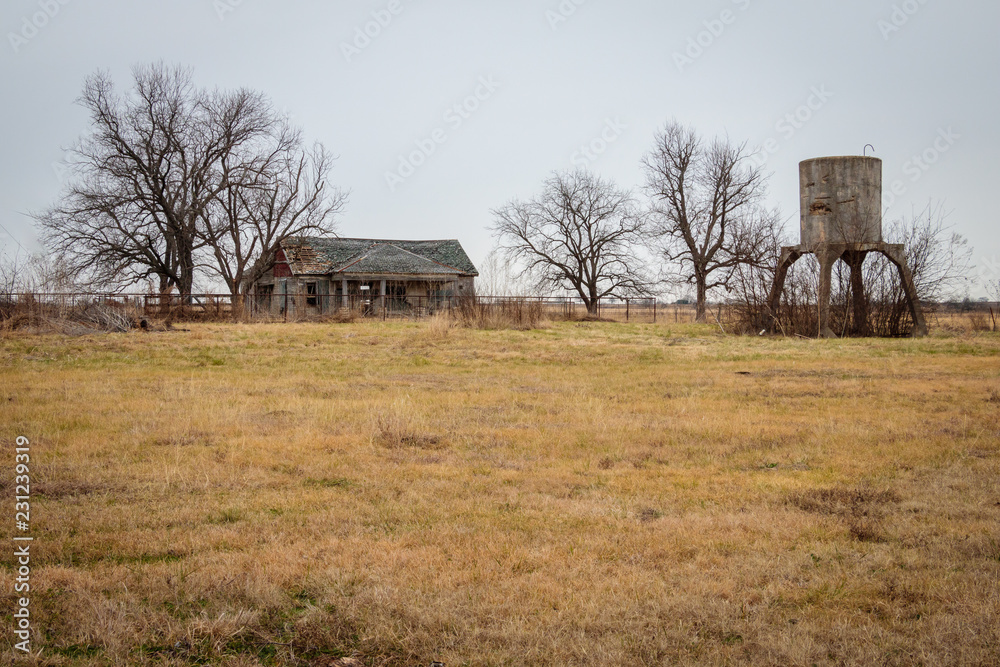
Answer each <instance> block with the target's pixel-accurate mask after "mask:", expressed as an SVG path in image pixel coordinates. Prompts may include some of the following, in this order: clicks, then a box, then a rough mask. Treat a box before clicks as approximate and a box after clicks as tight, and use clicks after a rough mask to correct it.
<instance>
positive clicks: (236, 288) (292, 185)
mask: <svg viewBox="0 0 1000 667" xmlns="http://www.w3.org/2000/svg"><path fill="white" fill-rule="evenodd" d="M264 144H265V145H264V146H256V145H255V146H253V147H251V150H248V151H245V152H244V154H240V153H238V154H236V155H235V156H234V157H233V159H229V158H227V159H224V160H222V162H221V164H220V170H221V182H222V183H223V187H222V190H221V192H219V194H218V195H217V197H216V199H215V202H214V203H213V205H212V206H211V207H209V208H208V209H207V210H206V211H205V214H204V219H203V229H204V232H203V233H204V237H205V240H206V242H207V244H208V247H209V248H211V251H212V253H213V255H214V257H215V261H216V263H215V267H214V271H215V272H216V273H217V274H218V275H219V276H220V277H221V278H222V280H223V281H224V282H225V283H226V285H227V287H228V288H229V290H230V294H231V295H232V296H233V303H234V306H236V307H237V308H238V307H239V306H240V305H241V304H242V303H243V301H244V298H243V297H245V296H246V295H247V294H248V293H249V290H250V289H251V287H252V286H253V284H254V283H256V282H257V280H259V279H260V278H261V277H262V276H263V275H264V273H265V272H266V271H267V270H268V268H270V267H271V266H272V265H273V264H274V260H275V257H276V255H277V251H278V247H279V245H280V244H281V242H282V241H284V240H285V239H287V238H289V237H291V236H301V235H305V234H309V233H318V234H332V233H333V231H334V226H335V216H336V215H337V214H338V213H339V212H340V211H341V210H342V209H343V206H344V204H345V202H346V198H347V195H346V194H345V193H343V192H341V191H340V190H338V189H336V188H335V187H333V186H332V185H331V184H330V182H329V176H330V169H331V167H332V164H333V158H332V157H331V155H330V154H329V153H328V152H327V151H326V149H325V148H324V147H323V146H322V144H316V145H315V146H314V147H313V148H312V149H311V150H308V149H306V148H304V147H303V146H302V138H301V132H300V131H298V130H296V129H293V128H291V127H289V126H288V125H287V123H282V124H280V125H279V126H278V127H277V129H276V131H275V132H274V133H273V134H272V135H270V136H268V137H267V140H266V141H265V142H264Z"/></svg>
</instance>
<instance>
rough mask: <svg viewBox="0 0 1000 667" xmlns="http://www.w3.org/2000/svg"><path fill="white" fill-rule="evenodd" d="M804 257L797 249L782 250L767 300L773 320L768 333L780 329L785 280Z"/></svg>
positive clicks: (769, 323)
mask: <svg viewBox="0 0 1000 667" xmlns="http://www.w3.org/2000/svg"><path fill="white" fill-rule="evenodd" d="M800 257H802V253H801V252H799V250H798V249H797V248H782V249H781V257H780V258H779V259H778V267H777V268H776V269H775V271H774V283H773V284H772V285H771V294H770V295H769V296H768V298H767V309H768V311H767V312H768V315H769V316H770V318H771V320H770V322H768V331H770V332H771V333H774V332H775V331H776V330H777V328H778V309H779V308H780V307H781V291H782V290H783V289H785V279H786V278H787V277H788V269H790V268H792V264H794V263H795V262H797V261H798V260H799V258H800Z"/></svg>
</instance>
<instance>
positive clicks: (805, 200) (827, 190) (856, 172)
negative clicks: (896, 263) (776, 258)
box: [799, 156, 882, 249]
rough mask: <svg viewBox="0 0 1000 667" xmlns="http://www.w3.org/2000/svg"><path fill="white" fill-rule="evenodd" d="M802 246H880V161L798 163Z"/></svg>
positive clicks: (842, 159) (826, 159)
mask: <svg viewBox="0 0 1000 667" xmlns="http://www.w3.org/2000/svg"><path fill="white" fill-rule="evenodd" d="M799 183H800V186H801V198H802V241H801V243H802V245H804V246H806V247H807V248H810V249H815V248H819V247H821V246H823V245H829V244H837V245H839V244H845V243H866V244H867V243H882V160H880V159H878V158H874V157H859V156H848V157H821V158H816V159H813V160H805V161H804V162H801V163H799Z"/></svg>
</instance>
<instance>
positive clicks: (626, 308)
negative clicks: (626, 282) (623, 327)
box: [625, 299, 631, 323]
mask: <svg viewBox="0 0 1000 667" xmlns="http://www.w3.org/2000/svg"><path fill="white" fill-rule="evenodd" d="M630 304H631V301H630V300H629V299H625V322H626V323H628V321H629V305H630Z"/></svg>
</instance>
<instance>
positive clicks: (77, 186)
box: [35, 64, 281, 295]
mask: <svg viewBox="0 0 1000 667" xmlns="http://www.w3.org/2000/svg"><path fill="white" fill-rule="evenodd" d="M133 78H134V86H133V88H132V90H131V91H130V93H129V94H127V95H124V96H119V95H117V94H116V93H115V89H114V85H113V83H112V81H111V79H110V76H109V75H108V74H106V73H98V74H95V75H93V76H91V77H89V78H88V79H87V81H86V83H85V85H84V89H83V94H82V96H81V98H80V103H81V104H82V105H83V106H84V107H85V108H86V109H87V110H88V111H89V112H90V116H91V123H92V130H91V132H90V133H89V134H88V135H87V136H86V137H84V138H83V139H82V140H81V141H80V142H79V144H78V145H77V147H76V148H75V149H74V151H73V152H72V158H71V163H72V168H73V170H74V173H75V175H76V179H75V181H74V182H73V185H72V186H70V188H69V190H68V192H67V193H66V194H65V196H64V197H63V199H62V201H61V202H60V203H59V204H58V205H56V206H55V207H53V208H51V209H49V210H48V211H45V212H43V213H41V214H38V215H36V216H35V217H36V219H37V220H38V221H39V223H40V224H41V227H42V230H43V239H44V241H45V243H46V244H47V245H48V246H49V247H50V248H51V249H52V250H54V251H55V252H56V253H57V254H58V255H59V256H60V258H61V261H62V262H63V263H64V265H65V266H66V267H67V268H68V269H69V270H71V271H72V272H74V273H76V274H78V275H81V276H84V277H86V278H87V279H88V280H89V281H90V282H91V283H92V284H105V285H116V286H121V285H123V284H125V285H127V284H135V283H137V282H141V281H143V280H145V279H148V278H155V279H157V280H158V281H159V287H160V290H161V292H166V291H168V290H170V289H172V288H176V289H177V290H178V291H179V292H180V293H181V294H182V295H190V293H191V290H192V285H193V284H194V279H195V272H196V269H198V268H200V260H199V253H200V251H204V250H205V249H206V248H211V247H212V244H214V243H215V242H217V241H218V240H219V239H220V238H221V236H220V235H219V234H217V233H216V229H217V227H218V226H217V225H215V226H213V227H212V228H211V229H206V226H205V222H206V221H207V220H210V219H211V216H212V215H213V212H214V211H213V207H215V206H216V205H217V204H218V201H219V198H220V196H222V194H223V193H224V192H226V191H227V190H230V191H231V183H230V182H228V181H227V180H226V178H227V174H228V173H236V172H239V173H241V174H246V173H251V172H253V171H255V170H257V169H259V167H260V165H261V164H266V163H267V161H268V158H267V156H266V155H265V157H263V158H262V157H261V156H259V155H257V154H255V150H257V149H260V147H261V146H264V145H266V144H267V143H268V139H269V138H270V137H272V136H273V135H274V134H275V133H276V132H277V128H278V126H279V125H280V121H281V118H280V117H279V115H278V114H276V113H275V112H274V110H273V105H272V104H271V102H270V101H269V100H268V99H267V98H266V97H265V96H264V95H262V94H260V93H257V92H254V91H248V90H237V91H233V92H221V91H214V92H208V91H204V90H200V89H197V88H195V86H194V85H193V83H192V78H191V72H190V70H187V69H184V68H169V67H167V66H165V65H163V64H157V65H151V66H140V67H136V68H135V69H134V70H133Z"/></svg>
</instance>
